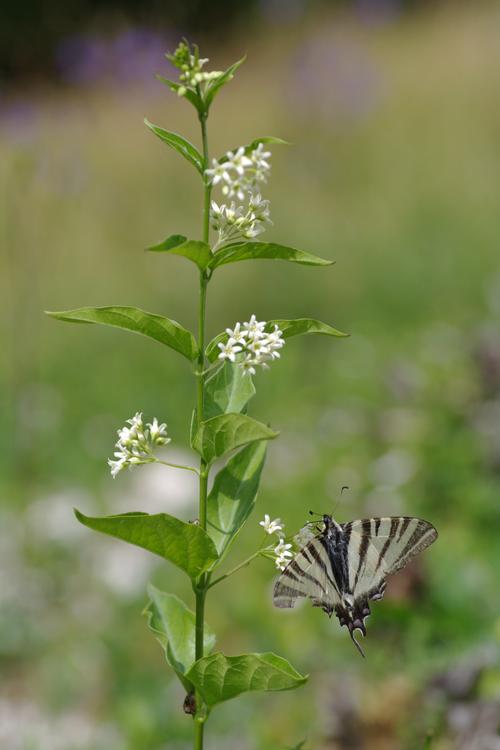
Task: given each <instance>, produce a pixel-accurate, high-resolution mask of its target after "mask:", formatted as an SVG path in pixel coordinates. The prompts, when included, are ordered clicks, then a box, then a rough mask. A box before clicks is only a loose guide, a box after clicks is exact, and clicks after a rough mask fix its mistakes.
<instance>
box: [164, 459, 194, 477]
mask: <svg viewBox="0 0 500 750" xmlns="http://www.w3.org/2000/svg"><path fill="white" fill-rule="evenodd" d="M156 463H157V464H163V466H171V467H172V469H185V470H186V471H194V473H195V474H198V469H197V468H196V467H195V466H183V465H182V464H172V463H170V462H169V461H161V460H160V459H159V458H157V459H156Z"/></svg>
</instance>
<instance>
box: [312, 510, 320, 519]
mask: <svg viewBox="0 0 500 750" xmlns="http://www.w3.org/2000/svg"><path fill="white" fill-rule="evenodd" d="M309 515H310V516H320V517H321V518H323V513H316V511H315V510H310V511H309Z"/></svg>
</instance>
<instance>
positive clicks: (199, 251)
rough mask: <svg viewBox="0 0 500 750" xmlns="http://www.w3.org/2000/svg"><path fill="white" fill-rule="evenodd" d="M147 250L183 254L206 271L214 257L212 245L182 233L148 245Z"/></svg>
mask: <svg viewBox="0 0 500 750" xmlns="http://www.w3.org/2000/svg"><path fill="white" fill-rule="evenodd" d="M147 250H149V251H150V252H152V253H173V254H174V255H182V256H183V257H184V258H188V259H189V260H191V261H192V262H193V263H196V265H197V266H198V268H199V269H200V271H204V270H205V269H206V268H207V266H208V265H209V263H210V261H211V260H212V258H213V255H212V251H211V250H210V245H207V243H206V242H201V241H199V240H188V239H187V238H186V237H183V236H182V234H172V235H170V237H167V239H166V240H163V242H160V243H159V244H158V245H153V246H152V247H148V248H147Z"/></svg>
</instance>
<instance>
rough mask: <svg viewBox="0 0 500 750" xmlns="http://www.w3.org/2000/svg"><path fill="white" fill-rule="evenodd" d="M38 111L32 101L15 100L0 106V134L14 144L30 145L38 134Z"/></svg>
mask: <svg viewBox="0 0 500 750" xmlns="http://www.w3.org/2000/svg"><path fill="white" fill-rule="evenodd" d="M38 125H39V110H38V108H37V107H36V105H35V103H34V102H33V101H30V100H29V99H24V98H17V99H14V100H12V101H10V102H7V103H3V102H2V104H1V105H0V134H1V135H3V136H5V137H6V138H8V139H9V141H12V142H14V143H18V144H28V143H31V142H32V141H33V140H34V139H35V137H36V134H37V132H38Z"/></svg>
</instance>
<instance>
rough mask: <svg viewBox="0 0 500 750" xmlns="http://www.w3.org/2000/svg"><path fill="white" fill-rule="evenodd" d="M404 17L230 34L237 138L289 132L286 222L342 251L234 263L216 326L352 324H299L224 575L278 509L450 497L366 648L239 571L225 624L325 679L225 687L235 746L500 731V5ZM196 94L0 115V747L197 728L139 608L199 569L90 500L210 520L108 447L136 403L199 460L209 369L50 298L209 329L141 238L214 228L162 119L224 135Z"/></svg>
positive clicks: (129, 744) (295, 241) (283, 200)
mask: <svg viewBox="0 0 500 750" xmlns="http://www.w3.org/2000/svg"><path fill="white" fill-rule="evenodd" d="M384 19H385V21H384V23H379V24H363V23H361V22H360V21H359V19H357V18H356V19H353V18H351V17H349V16H345V15H342V16H338V15H335V14H333V13H332V14H329V13H324V14H323V15H321V16H320V17H317V18H314V17H309V16H308V17H307V19H306V20H304V19H303V18H301V17H299V18H298V19H296V20H294V21H293V22H290V23H289V25H288V26H287V27H286V30H287V33H286V34H283V33H282V29H283V26H282V25H273V24H272V23H269V24H268V25H267V28H266V30H265V31H264V28H261V29H260V32H259V33H258V34H256V35H255V36H254V37H252V38H250V39H249V38H248V37H245V38H241V39H239V38H237V37H236V36H233V37H232V38H231V49H229V48H228V49H224V50H222V52H221V54H220V55H219V56H217V57H216V56H215V55H213V61H214V63H216V64H217V65H220V66H221V67H222V65H223V63H224V62H227V61H230V60H231V59H232V58H233V57H235V55H234V52H235V50H236V52H240V51H243V50H247V51H248V57H249V61H250V64H247V65H246V66H245V67H244V68H242V70H241V73H240V74H239V79H238V82H237V83H236V82H235V83H233V84H232V85H231V86H230V87H228V88H227V89H226V90H225V92H224V93H223V94H221V96H220V100H219V101H218V106H217V108H216V109H215V110H214V116H213V122H212V124H211V128H212V150H213V152H214V153H220V152H223V151H224V150H225V149H226V148H228V147H233V146H234V145H235V144H236V143H238V142H241V143H244V142H248V141H250V140H251V139H252V138H253V137H255V136H256V135H259V134H262V133H269V134H273V135H279V136H282V137H284V138H286V139H287V140H288V141H290V142H292V143H293V144H294V145H293V146H292V147H280V149H275V150H274V155H273V178H272V181H271V183H270V185H269V191H268V193H269V197H270V198H271V200H272V212H273V220H274V222H275V228H273V229H272V231H271V232H269V235H268V236H269V239H270V240H276V241H281V242H284V243H287V244H290V245H292V246H298V247H304V248H305V249H309V250H310V251H311V252H314V253H318V254H319V255H321V256H325V257H331V258H335V260H336V261H337V264H336V265H335V266H334V267H333V268H332V269H331V270H329V271H322V272H321V273H319V272H316V271H315V269H314V268H311V269H303V268H298V269H295V268H293V267H289V266H288V265H286V267H284V266H283V265H281V264H279V263H276V264H273V263H272V262H270V261H262V262H260V263H255V264H253V263H248V264H241V265H237V266H234V267H231V266H228V267H227V268H224V269H221V271H220V273H219V278H216V279H215V280H214V283H213V291H212V292H211V297H210V299H209V329H210V330H209V335H215V334H216V333H217V332H218V331H219V330H221V329H223V328H224V327H225V326H226V325H228V324H231V323H233V322H234V321H235V320H238V319H240V320H241V319H247V317H248V315H250V314H251V313H252V312H255V313H256V314H257V315H258V316H259V317H261V318H262V319H270V318H288V317H296V316H299V315H302V316H307V317H314V318H319V319H322V320H326V321H328V322H330V323H331V324H332V325H334V326H336V327H338V328H339V329H341V330H347V331H349V332H350V333H351V338H349V339H345V340H342V339H333V340H331V341H330V340H328V339H322V338H320V339H315V338H314V337H304V339H302V340H298V339H297V340H291V341H290V342H288V344H287V346H286V348H285V350H284V352H283V356H282V359H281V360H280V362H279V363H277V364H276V365H275V366H274V367H273V369H272V371H271V372H270V373H268V374H267V375H266V374H263V375H260V377H258V379H257V396H256V397H255V399H254V402H253V404H254V407H253V412H252V413H253V414H255V416H256V417H257V418H260V419H263V420H268V419H269V420H270V421H271V424H272V427H273V428H278V429H280V431H281V435H280V437H279V438H278V440H277V441H275V443H274V444H273V445H271V446H270V450H269V459H268V463H267V466H266V470H265V472H264V475H263V483H262V490H261V493H260V497H259V500H258V507H257V511H256V515H255V526H253V525H252V523H249V524H248V526H247V528H246V529H245V531H244V533H243V534H242V535H241V537H240V540H239V544H238V545H237V549H233V550H232V552H231V555H230V560H228V565H233V564H235V563H236V562H237V561H238V560H239V559H240V556H241V558H243V557H244V555H245V554H247V553H249V552H251V551H252V550H253V548H254V545H255V543H256V538H257V537H256V534H258V533H259V531H258V525H257V522H258V520H260V518H261V517H262V516H263V514H264V512H268V513H270V514H271V515H272V516H273V517H275V516H280V517H281V518H282V519H284V521H285V522H286V524H287V529H288V530H289V531H291V530H293V529H295V528H297V529H298V528H299V527H300V526H301V525H302V524H303V523H304V521H305V519H306V515H307V511H308V510H309V508H310V507H311V508H312V509H313V510H315V511H319V512H323V511H326V512H329V511H332V510H333V512H334V513H335V515H336V517H337V518H338V519H339V520H341V521H344V520H348V519H351V518H354V517H359V516H360V515H363V514H380V515H385V514H390V513H407V514H412V515H413V514H414V515H422V516H423V517H424V518H428V519H429V520H430V521H432V522H433V523H434V524H435V525H436V526H437V528H438V530H439V532H440V539H439V540H438V542H437V543H436V544H435V545H433V547H432V548H431V549H430V550H429V551H428V552H426V553H425V555H424V556H423V557H422V559H421V560H420V561H418V562H417V563H416V565H415V566H413V567H412V568H410V569H409V570H408V572H404V573H400V574H399V575H398V576H397V577H395V578H394V580H393V581H392V582H391V585H390V586H389V587H388V593H387V594H386V598H385V600H384V601H383V602H382V603H381V604H378V605H375V606H374V607H373V615H372V617H371V619H370V622H369V626H368V638H367V642H366V644H365V647H366V652H367V659H366V661H362V660H361V659H360V658H359V655H358V654H357V653H356V652H355V651H354V649H353V648H352V644H350V642H349V640H348V638H347V636H346V633H345V632H343V631H341V630H340V629H339V628H338V626H337V624H336V623H333V622H331V621H330V620H328V618H327V617H325V616H324V615H323V613H321V612H320V611H319V610H314V609H312V608H310V607H304V608H302V609H300V610H298V611H297V612H291V613H286V612H279V611H276V610H273V609H272V606H271V603H270V599H271V595H270V591H271V584H272V580H273V576H274V571H273V569H272V566H271V565H270V563H266V562H265V561H260V562H258V563H255V564H254V565H253V566H252V567H250V568H247V569H245V570H243V571H242V572H241V573H239V574H238V576H239V577H238V580H237V583H235V585H234V586H231V584H230V583H224V584H221V585H220V586H218V587H216V588H215V589H214V592H213V596H212V599H211V604H210V606H209V611H208V612H207V619H208V621H209V622H210V624H211V625H212V627H213V628H214V630H215V631H216V632H218V633H220V639H221V645H222V646H223V648H224V650H225V651H226V652H228V653H237V652H238V651H240V650H256V651H268V650H271V651H272V650H275V651H277V652H279V653H282V654H284V655H285V656H289V657H290V658H291V659H292V660H293V663H294V664H296V665H297V667H298V668H299V669H300V670H301V671H303V672H309V673H310V674H311V679H310V681H309V683H308V684H307V685H306V687H305V688H303V689H302V690H301V691H300V692H297V693H296V694H293V693H290V694H284V695H280V696H277V697H275V696H269V697H266V698H262V697H261V696H260V697H259V696H256V697H250V698H249V699H248V700H246V701H244V702H241V703H240V704H236V703H234V704H232V703H228V704H227V705H226V706H223V707H221V709H220V711H219V712H218V713H217V714H214V717H213V721H212V726H211V738H209V744H208V747H209V748H210V750H212V749H215V748H217V749H218V750H220V749H222V750H223V749H224V748H231V750H257V748H258V750H280V749H282V748H284V747H286V746H288V747H291V746H294V745H297V743H299V742H300V741H301V740H302V739H304V738H305V745H304V750H307V748H311V749H312V748H314V749H316V748H321V749H322V750H333V749H335V748H339V749H340V748H348V747H349V748H362V749H364V748H369V750H379V749H380V750H392V749H394V750H396V749H397V748H405V749H406V748H409V749H410V750H413V748H415V750H417V748H418V750H420V748H422V747H423V746H425V745H424V743H425V738H426V734H427V732H428V731H429V730H432V731H433V741H432V748H433V750H448V749H449V748H453V747H459V746H460V745H459V743H460V742H461V743H462V746H463V747H473V746H474V744H473V743H474V742H479V741H480V739H481V736H482V735H481V733H483V734H484V736H486V737H487V736H488V732H490V734H491V733H494V732H495V731H497V729H495V728H492V727H494V726H495V716H498V701H499V693H500V672H499V668H498V641H499V639H500V619H499V614H498V596H497V591H498V583H499V581H498V570H499V566H500V548H499V545H498V533H499V530H500V510H499V507H500V506H499V503H498V497H499V490H500V475H499V470H500V448H499V446H500V428H499V425H500V333H499V326H498V324H499V317H500V275H499V274H500V262H499V258H498V241H499V225H498V199H499V188H498V178H497V169H496V165H497V164H498V160H499V157H500V142H499V140H498V137H497V133H498V128H499V125H500V101H499V99H498V93H497V86H498V72H499V65H500V50H499V47H498V44H497V35H496V28H497V26H498V21H499V20H500V16H499V12H498V7H496V6H495V5H494V4H492V5H491V6H489V5H484V6H483V5H482V4H476V5H475V6H474V9H472V8H469V9H468V10H467V9H465V8H464V9H462V10H460V9H459V8H457V7H454V8H453V9H452V8H451V7H448V8H447V9H444V10H441V11H439V12H438V11H429V12H428V13H427V14H426V15H421V16H420V17H418V18H414V19H398V17H397V16H393V17H387V16H385V17H384ZM219 58H222V59H221V60H219ZM164 64H165V63H164V62H163V59H162V57H161V55H160V54H158V59H157V61H156V62H155V64H154V65H153V69H152V70H151V73H153V72H155V69H156V70H158V71H159V72H161V71H162V66H163V65H164ZM155 65H156V68H155ZM112 79H113V76H111V80H112ZM141 80H142V79H141ZM183 105H184V103H183V102H179V101H178V100H177V99H176V98H175V97H174V96H171V95H169V93H168V92H167V91H166V90H164V87H162V86H161V85H160V84H156V85H155V84H154V81H153V82H152V85H151V86H149V85H148V86H145V85H142V83H141V85H138V84H136V85H132V84H130V85H127V86H124V87H120V86H114V87H111V88H110V87H109V85H108V83H107V82H106V80H96V81H93V82H92V85H89V84H88V85H86V86H81V87H80V88H75V89H74V90H73V91H66V93H65V94H64V95H62V94H61V93H58V92H54V91H52V90H51V89H45V90H43V91H40V92H39V93H38V94H33V95H31V96H30V97H26V96H25V97H24V98H21V97H20V96H19V97H17V98H15V99H13V100H12V101H11V102H9V103H8V106H6V107H5V108H4V110H3V112H2V114H1V115H0V154H1V159H0V190H1V200H0V212H1V219H0V232H1V243H2V246H3V248H4V249H5V252H3V253H2V255H1V258H0V295H1V298H2V300H3V302H4V309H5V311H6V312H5V313H4V316H2V319H1V320H0V331H1V336H2V341H3V355H4V356H3V365H4V366H3V367H2V368H0V378H1V382H0V385H1V392H2V402H3V406H2V411H1V419H2V430H1V431H0V441H1V446H0V462H1V480H0V481H1V493H2V505H1V508H0V524H1V529H2V543H1V546H0V579H1V587H0V663H1V668H2V674H3V681H2V687H1V689H0V745H2V746H5V747H9V748H10V747H13V748H16V750H17V748H20V749H21V750H28V749H29V750H49V749H50V750H74V749H78V750H100V749H101V748H102V749H103V750H104V749H105V750H114V748H120V750H123V749H124V748H125V750H137V748H141V749H144V750H163V749H164V748H167V747H168V748H169V750H181V749H184V748H186V747H188V746H189V745H188V744H186V743H188V742H189V739H188V738H189V736H190V727H189V719H188V718H187V717H186V716H185V715H184V714H183V713H182V711H181V705H182V701H183V698H184V696H183V695H182V692H181V690H180V688H179V687H178V685H177V684H176V682H175V681H174V679H173V678H172V677H171V675H170V673H169V672H168V669H167V667H166V665H165V663H164V658H163V655H162V653H161V650H160V648H159V647H158V645H157V644H156V642H155V640H154V638H152V637H151V636H150V634H149V633H148V632H147V625H146V620H145V619H144V618H141V616H140V612H141V609H142V607H143V605H144V604H145V601H146V595H145V586H146V583H147V581H148V580H149V579H152V581H153V583H154V584H155V585H157V586H159V587H160V588H162V587H164V588H168V589H169V590H171V591H174V592H175V593H177V594H179V595H181V596H184V597H185V598H186V591H185V590H184V588H183V581H182V580H181V578H180V575H179V574H178V573H177V572H176V571H175V570H174V569H173V568H172V567H169V566H168V565H167V564H162V563H161V562H158V563H156V562H151V561H150V559H149V557H148V555H147V553H144V554H143V553H142V551H141V550H138V549H134V548H128V547H127V545H125V544H122V543H120V542H118V541H116V542H114V541H112V540H108V539H105V538H100V537H99V536H98V535H92V534H91V532H89V531H87V530H86V529H84V528H82V527H79V526H78V525H77V524H76V522H75V521H74V519H73V515H72V506H73V505H77V506H78V507H79V508H81V510H82V511H84V512H85V513H89V514H91V515H92V514H98V513H101V512H122V511H123V512H125V511H129V510H133V509H135V508H137V507H140V508H142V509H145V510H148V511H150V512H158V511H161V510H166V511H167V512H169V511H171V512H175V513H180V514H181V515H182V516H183V517H184V518H186V519H189V518H192V517H193V516H194V515H195V512H196V511H195V506H194V501H193V498H194V485H193V481H194V479H191V477H190V476H188V477H186V476H183V475H182V476H178V474H176V473H173V472H170V471H169V470H167V469H165V468H163V467H143V468H142V469H141V470H140V471H136V472H131V473H129V474H127V475H125V476H123V477H120V478H119V479H117V480H116V481H114V482H113V480H112V479H111V477H110V476H109V473H108V471H107V467H106V463H105V459H106V458H107V456H108V455H110V453H111V451H112V446H113V443H114V440H115V430H116V429H117V428H118V427H119V426H120V425H121V424H122V423H123V422H124V420H125V418H127V417H129V416H131V415H132V414H133V413H134V412H135V411H136V410H138V409H141V410H143V411H144V412H145V415H146V416H147V417H148V418H150V417H152V416H153V415H157V416H158V417H159V418H161V419H162V420H164V419H165V420H167V421H168V426H169V434H170V435H171V436H172V437H173V443H172V449H171V450H172V451H173V453H171V456H173V457H175V455H176V454H175V452H176V451H177V452H178V456H177V457H178V458H182V457H184V456H185V454H186V452H187V450H188V447H187V446H188V429H189V414H190V413H191V408H192V405H193V401H194V382H193V378H192V377H191V373H190V365H189V364H188V363H187V362H186V363H183V362H182V360H181V358H179V357H175V356H174V355H169V354H168V353H166V354H165V353H164V352H163V351H162V349H161V348H160V347H158V346H156V344H155V343H154V342H151V341H147V340H145V339H144V340H143V339H141V337H132V336H128V334H127V333H124V332H119V331H107V330H104V329H103V330H98V329H97V328H96V327H91V326H89V327H85V326H75V327H71V326H61V325H59V324H58V323H57V322H55V321H53V320H49V319H48V318H46V317H44V316H43V315H42V312H41V311H42V310H43V309H67V308H71V307H76V306H79V305H99V304H110V302H111V303H116V304H130V305H137V306H139V307H143V308H145V309H147V310H150V311H152V312H158V313H162V314H166V315H171V316H172V317H174V318H176V319H177V320H179V321H180V322H181V323H182V324H183V325H185V326H186V327H190V328H193V327H194V326H195V321H196V310H195V306H194V305H193V300H194V296H193V295H194V293H195V289H196V283H197V279H196V273H195V272H194V271H193V269H192V268H191V267H190V266H189V264H186V263H185V262H184V260H183V259H182V258H175V257H168V256H165V255H156V254H152V253H151V254H150V253H143V252H142V248H145V247H148V246H151V245H153V244H154V243H156V242H158V241H159V240H161V239H162V238H163V237H165V236H166V235H167V234H169V233H170V232H180V233H183V234H185V235H187V236H192V237H197V236H198V235H199V229H198V225H199V219H200V212H199V211H197V210H196V208H195V209H194V210H193V208H192V205H191V195H192V193H191V191H192V190H193V189H197V188H198V184H197V180H196V176H195V175H194V174H193V175H191V174H190V171H189V170H186V169H185V165H184V164H183V163H182V161H181V160H180V159H178V158H177V155H176V154H174V153H173V152H171V151H169V150H168V149H167V148H165V149H164V152H163V153H162V151H161V145H159V144H158V143H157V142H156V140H155V139H153V138H152V137H151V134H150V133H149V132H148V131H147V129H146V128H144V126H143V124H142V116H143V115H144V114H147V115H148V117H151V119H152V120H154V121H155V122H157V123H158V124H159V125H162V126H164V127H168V128H169V129H171V130H174V131H176V132H182V133H184V134H186V136H188V137H190V138H191V139H192V140H193V141H194V142H197V130H196V123H194V122H193V121H192V119H191V112H190V111H189V108H188V107H187V106H183ZM199 204H200V209H201V196H200V201H199ZM157 468H158V469H159V471H157V470H156V469H157ZM343 485H348V486H349V488H350V489H349V491H347V492H344V493H343V494H342V495H341V493H340V489H341V487H342V486H343ZM94 537H95V538H94ZM186 601H188V599H187V598H186ZM492 716H493V719H492V718H491V717H492ZM20 727H23V730H22V732H21V731H20V729H19V728H20ZM242 727H244V728H245V731H244V732H242ZM471 727H473V728H475V729H471ZM471 731H476V733H479V734H477V736H476V735H471V734H470V732H471ZM467 732H468V733H469V734H467ZM2 733H3V734H2ZM478 737H479V739H478ZM14 739H15V742H17V745H16V744H15V742H14ZM464 743H465V744H464ZM467 743H469V744H467ZM299 746H300V745H299Z"/></svg>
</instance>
